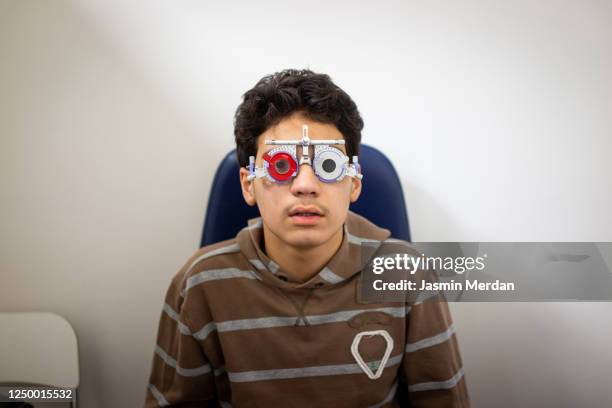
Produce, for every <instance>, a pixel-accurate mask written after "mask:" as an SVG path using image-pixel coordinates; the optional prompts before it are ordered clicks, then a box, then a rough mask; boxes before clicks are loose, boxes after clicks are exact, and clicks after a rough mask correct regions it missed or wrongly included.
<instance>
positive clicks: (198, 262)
mask: <svg viewBox="0 0 612 408" xmlns="http://www.w3.org/2000/svg"><path fill="white" fill-rule="evenodd" d="M241 259H242V256H241V252H240V246H239V245H238V243H237V242H236V239H235V238H232V239H228V240H226V241H221V242H217V243H214V244H211V245H207V246H205V247H202V248H200V249H198V250H197V251H195V252H194V253H193V255H191V256H190V257H189V258H188V259H187V261H186V262H185V264H184V265H183V267H182V268H181V269H180V270H179V271H178V272H177V273H176V274H175V275H174V277H173V279H172V283H173V285H174V286H175V287H176V288H177V289H178V290H180V292H181V293H184V292H185V291H186V290H188V289H189V286H190V285H193V282H194V278H196V277H197V276H199V275H200V274H202V273H205V272H207V271H218V270H224V269H227V268H232V267H235V266H236V265H237V264H238V263H239V262H240V261H241Z"/></svg>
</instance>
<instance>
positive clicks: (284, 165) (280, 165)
mask: <svg viewBox="0 0 612 408" xmlns="http://www.w3.org/2000/svg"><path fill="white" fill-rule="evenodd" d="M290 167H291V165H290V164H289V160H287V159H286V158H281V159H279V160H276V161H275V162H274V169H275V170H276V172H277V173H279V174H285V173H287V172H288V171H289V168H290Z"/></svg>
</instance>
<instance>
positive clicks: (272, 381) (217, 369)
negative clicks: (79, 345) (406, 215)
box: [145, 212, 469, 408]
mask: <svg viewBox="0 0 612 408" xmlns="http://www.w3.org/2000/svg"><path fill="white" fill-rule="evenodd" d="M389 235H390V234H389V231H388V230H386V229H382V228H379V227H377V226H375V225H374V224H372V223H371V222H369V221H368V220H366V219H365V218H363V217H361V216H359V215H357V214H354V213H351V212H349V215H348V217H347V221H346V222H345V224H344V238H343V241H342V244H341V246H340V248H339V250H338V251H337V252H336V254H335V255H334V256H333V257H332V259H331V260H330V261H329V263H328V264H327V265H326V266H325V267H324V268H323V269H322V270H321V271H320V272H319V273H318V274H317V275H315V276H314V277H313V278H311V279H310V280H308V281H307V282H303V283H300V282H293V281H292V280H291V279H290V278H289V275H288V274H286V273H285V272H284V271H283V270H282V268H279V266H278V265H277V264H276V263H275V262H274V261H273V260H271V259H270V258H268V257H267V255H266V254H265V253H264V252H263V251H262V242H263V228H262V221H261V219H260V218H257V219H253V220H251V221H249V225H248V226H247V227H245V228H244V229H242V230H241V231H240V232H239V233H238V235H237V236H236V237H235V238H234V239H231V240H228V241H224V242H220V243H217V244H214V245H210V246H207V247H204V248H201V249H200V250H198V251H197V252H196V253H195V254H194V255H193V256H192V257H191V258H190V259H189V260H188V261H187V263H186V264H185V265H184V267H183V268H182V269H181V270H180V271H179V272H178V273H177V274H176V275H175V277H174V278H173V280H172V282H171V284H170V287H169V289H168V291H167V294H166V298H165V304H164V306H163V310H162V313H161V318H160V323H159V330H158V334H157V345H156V347H155V353H154V356H153V363H152V369H151V374H150V378H149V385H148V390H147V393H146V401H145V407H158V406H159V407H164V406H170V407H184V408H186V407H219V406H221V407H313V406H314V407H399V406H414V407H468V406H469V400H468V394H467V388H466V383H465V377H464V373H463V367H462V363H461V357H460V355H459V348H458V343H457V337H456V335H455V333H454V330H453V325H452V320H451V316H450V313H449V309H448V305H447V303H446V302H444V301H443V299H442V300H441V299H428V300H424V301H420V302H416V303H414V302H412V303H411V302H400V303H378V304H377V303H360V302H359V301H358V296H357V291H358V281H359V279H360V278H359V277H360V274H359V272H360V271H361V270H362V268H363V266H364V260H363V259H362V245H361V244H362V242H364V241H372V240H373V241H379V242H384V241H385V240H386V239H388V238H389ZM377 330H384V331H385V332H387V333H388V334H389V335H390V338H391V339H392V345H391V344H390V342H388V340H385V338H384V337H383V336H379V335H369V336H368V335H366V336H363V337H361V339H360V341H359V342H358V343H357V345H356V350H355V352H356V354H355V352H354V351H352V350H351V346H352V345H353V344H354V342H355V341H356V340H355V338H356V336H357V335H358V334H359V333H362V332H367V331H377ZM387 348H390V349H391V350H390V353H385V352H386V350H387ZM385 354H388V358H387V359H386V361H384V355H385ZM359 359H361V365H360V364H359ZM381 361H383V362H384V366H383V367H382V368H381V367H380V366H381ZM364 366H365V367H364ZM368 368H369V370H368ZM379 370H380V372H381V374H380V377H378V378H376V379H371V378H370V377H369V376H368V375H367V374H366V372H367V371H369V372H370V374H377V373H379Z"/></svg>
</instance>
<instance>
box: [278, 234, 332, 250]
mask: <svg viewBox="0 0 612 408" xmlns="http://www.w3.org/2000/svg"><path fill="white" fill-rule="evenodd" d="M330 238H331V236H323V235H322V234H321V233H319V232H315V231H300V232H298V233H295V234H291V236H288V237H286V239H284V241H285V242H286V243H287V244H289V245H291V246H293V247H296V248H312V247H317V246H319V245H323V244H325V243H326V242H327V241H329V240H330Z"/></svg>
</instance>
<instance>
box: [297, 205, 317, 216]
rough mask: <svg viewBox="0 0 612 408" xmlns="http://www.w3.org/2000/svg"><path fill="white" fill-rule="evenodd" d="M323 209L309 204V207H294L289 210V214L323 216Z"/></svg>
mask: <svg viewBox="0 0 612 408" xmlns="http://www.w3.org/2000/svg"><path fill="white" fill-rule="evenodd" d="M322 215H323V211H321V210H320V209H319V208H318V207H315V206H308V207H301V206H300V207H294V208H292V209H291V211H289V216H290V217H293V216H301V217H314V216H322Z"/></svg>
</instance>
